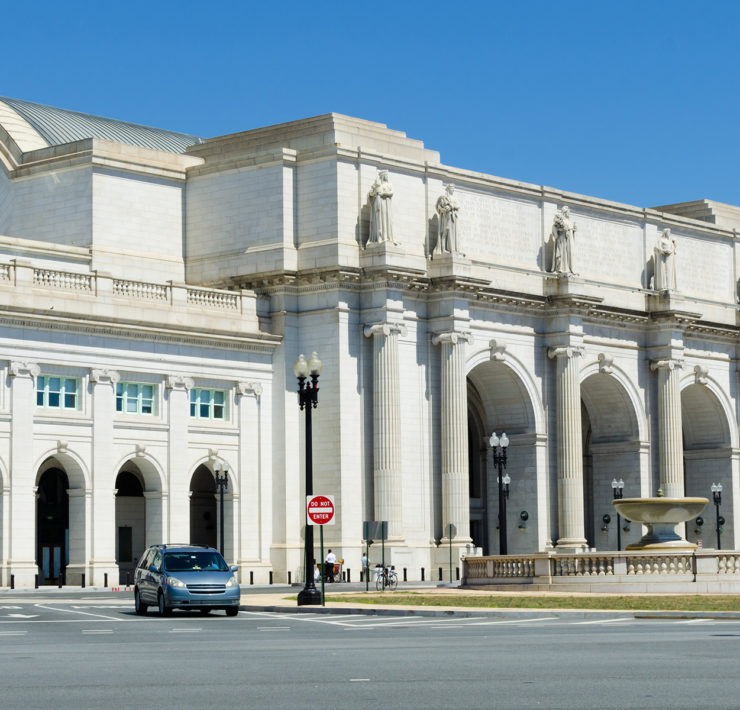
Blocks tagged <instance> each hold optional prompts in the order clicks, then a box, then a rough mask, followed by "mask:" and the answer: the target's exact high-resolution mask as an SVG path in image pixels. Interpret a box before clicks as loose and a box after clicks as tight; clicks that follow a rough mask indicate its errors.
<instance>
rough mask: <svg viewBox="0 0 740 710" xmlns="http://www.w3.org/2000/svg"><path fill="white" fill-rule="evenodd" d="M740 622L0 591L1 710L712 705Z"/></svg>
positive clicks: (736, 651) (731, 680)
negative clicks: (264, 607) (438, 612)
mask: <svg viewBox="0 0 740 710" xmlns="http://www.w3.org/2000/svg"><path fill="white" fill-rule="evenodd" d="M738 660H740V622H727V621H716V620H708V619H691V620H676V619H674V620H649V619H647V620H636V619H629V618H621V617H614V618H611V617H609V616H608V615H607V616H606V617H605V618H603V619H598V620H587V621H584V620H582V619H562V618H553V617H550V616H548V615H547V614H542V613H535V614H532V616H531V617H525V618H516V619H500V618H490V617H488V618H485V617H477V618H476V617H472V618H455V617H448V618H435V617H408V618H402V617H401V618H399V617H397V616H396V617H390V616H385V617H384V616H364V615H353V616H348V615H342V616H334V615H322V614H312V613H291V614H272V613H266V612H245V611H242V612H240V614H239V616H237V617H235V618H227V617H226V616H224V615H223V613H222V612H213V613H212V614H210V615H208V616H200V615H199V614H197V613H184V612H175V614H173V616H171V617H168V618H164V619H160V618H158V617H157V616H156V615H155V614H154V613H151V614H150V615H149V616H147V617H146V618H142V617H137V616H135V615H134V613H133V604H132V600H131V594H130V593H129V594H117V593H110V592H109V593H98V594H92V593H88V594H85V593H84V592H80V593H65V594H44V593H43V591H39V592H37V593H35V594H25V595H24V594H14V593H12V592H10V593H3V594H2V595H0V684H1V691H0V707H1V708H2V709H3V710H15V709H16V708H23V710H28V709H29V708H39V709H40V708H49V707H54V708H55V709H58V710H64V709H66V708H70V709H71V708H74V709H76V710H79V709H84V708H91V709H95V710H99V709H100V708H111V710H112V709H113V708H139V707H151V706H154V707H167V708H176V709H178V710H179V709H181V708H221V707H226V708H301V709H302V710H304V709H305V708H307V707H309V708H311V707H316V708H373V709H376V708H378V707H381V706H382V707H391V708H393V707H399V708H470V709H473V708H502V709H503V708H507V709H508V708H517V709H518V708H569V709H580V708H588V709H595V708H640V709H641V710H642V709H644V708H671V710H679V709H682V708H691V710H695V709H696V708H702V710H703V709H705V708H722V709H723V710H729V709H731V708H737V707H738V705H740V702H739V701H738V698H739V697H740V677H738V676H739V674H738V673H737V668H738Z"/></svg>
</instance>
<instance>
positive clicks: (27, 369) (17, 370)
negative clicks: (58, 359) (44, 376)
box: [8, 360, 41, 379]
mask: <svg viewBox="0 0 740 710" xmlns="http://www.w3.org/2000/svg"><path fill="white" fill-rule="evenodd" d="M40 372H41V368H40V367H39V366H38V365H37V364H36V363H35V362H20V361H18V360H15V361H13V362H11V363H10V368H9V370H8V374H9V375H10V376H11V377H29V378H31V379H33V378H34V377H38V374H39V373H40Z"/></svg>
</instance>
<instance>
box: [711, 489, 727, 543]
mask: <svg viewBox="0 0 740 710" xmlns="http://www.w3.org/2000/svg"><path fill="white" fill-rule="evenodd" d="M712 497H713V498H714V510H715V513H716V520H717V549H718V550H721V549H722V546H721V544H720V533H721V531H722V525H723V523H724V522H725V519H724V518H723V517H722V516H721V515H720V514H719V506H720V505H721V504H722V484H721V483H713V484H712Z"/></svg>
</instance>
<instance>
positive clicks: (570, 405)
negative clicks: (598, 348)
mask: <svg viewBox="0 0 740 710" xmlns="http://www.w3.org/2000/svg"><path fill="white" fill-rule="evenodd" d="M582 353H583V350H582V349H581V348H579V347H572V346H571V347H562V348H550V350H549V353H548V354H549V356H550V357H551V358H555V360H556V363H557V375H556V377H557V382H556V390H557V413H556V419H557V436H558V439H557V447H558V448H557V450H558V526H559V530H560V536H559V538H558V542H557V546H558V547H559V548H566V549H573V548H583V547H585V546H586V544H587V543H586V537H585V534H584V533H585V525H584V514H583V439H582V436H583V434H582V431H581V383H580V374H579V362H580V358H581V355H582Z"/></svg>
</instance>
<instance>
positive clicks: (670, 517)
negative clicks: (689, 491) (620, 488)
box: [612, 498, 709, 551]
mask: <svg viewBox="0 0 740 710" xmlns="http://www.w3.org/2000/svg"><path fill="white" fill-rule="evenodd" d="M707 503H709V500H708V499H707V498H621V499H617V500H613V501H612V505H613V506H614V507H615V508H616V509H617V512H618V513H619V514H620V515H621V516H622V517H623V518H626V519H627V520H630V521H631V522H633V523H642V524H643V525H646V526H647V529H648V530H647V532H646V533H645V534H644V535H643V536H642V538H641V539H640V541H639V542H635V543H632V544H631V545H627V548H626V549H628V550H656V551H659V550H695V549H696V545H695V544H694V543H693V542H689V541H688V540H686V539H685V538H683V537H681V535H679V534H678V533H677V532H676V525H678V524H679V523H685V522H686V521H687V520H691V518H695V517H696V516H697V515H699V514H700V513H701V512H702V510H704V506H706V504H707Z"/></svg>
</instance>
